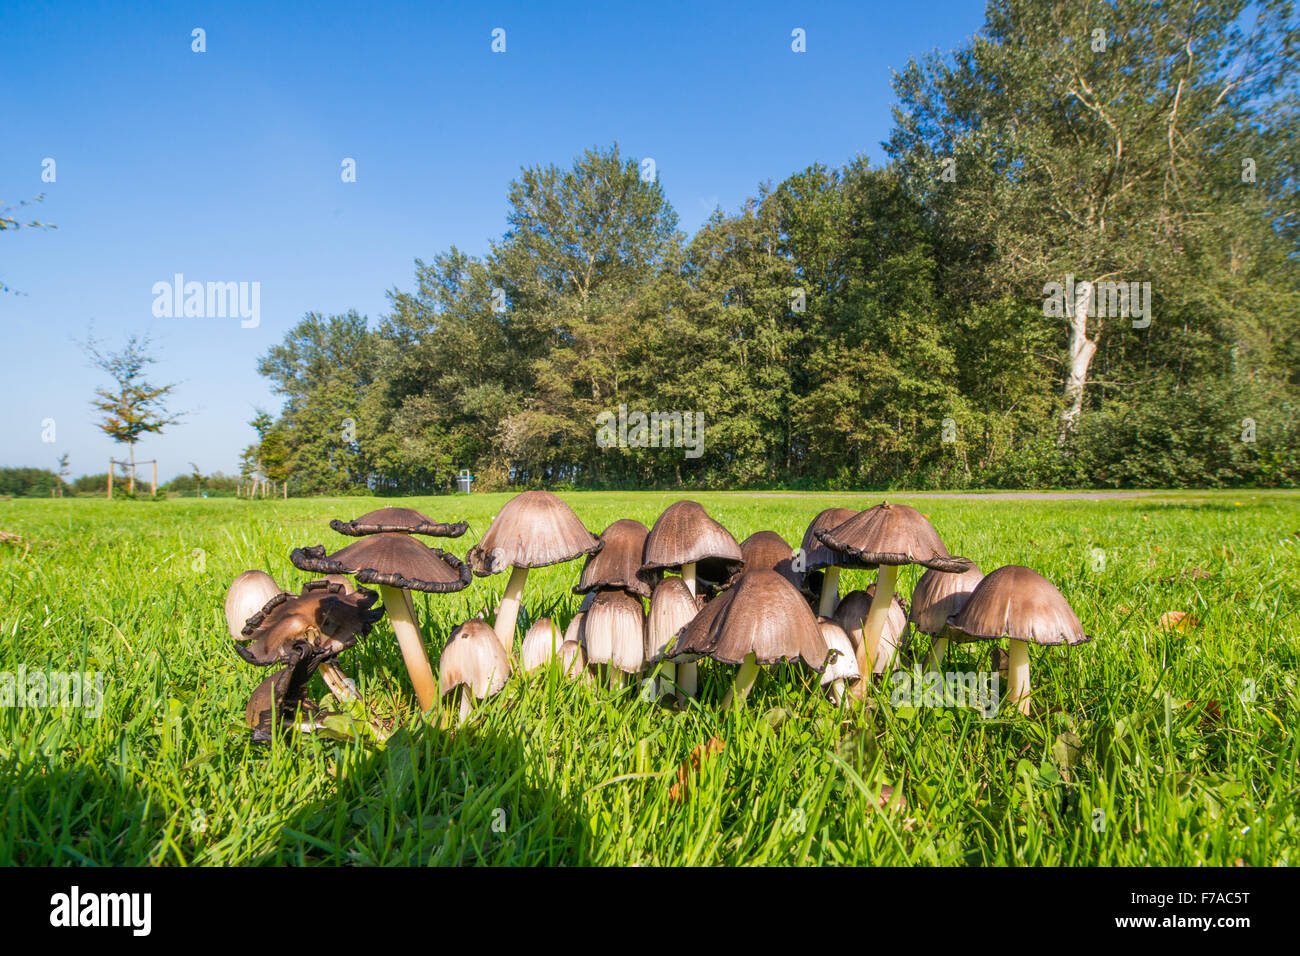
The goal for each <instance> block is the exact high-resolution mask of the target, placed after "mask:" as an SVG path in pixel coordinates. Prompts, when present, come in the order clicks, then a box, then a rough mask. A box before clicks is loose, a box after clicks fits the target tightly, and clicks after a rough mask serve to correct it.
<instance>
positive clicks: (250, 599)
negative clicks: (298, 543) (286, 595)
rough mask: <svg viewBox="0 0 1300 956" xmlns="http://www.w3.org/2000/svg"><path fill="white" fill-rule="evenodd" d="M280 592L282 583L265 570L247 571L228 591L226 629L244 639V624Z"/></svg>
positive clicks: (233, 582) (238, 638)
mask: <svg viewBox="0 0 1300 956" xmlns="http://www.w3.org/2000/svg"><path fill="white" fill-rule="evenodd" d="M279 593H280V585H278V584H276V583H275V579H274V578H272V577H271V575H269V574H267V573H266V572H265V571H258V570H250V571H245V572H244V573H243V574H241V575H239V577H237V578H235V580H233V581H232V582H230V587H229V589H227V591H226V629H227V630H229V631H230V636H231V638H233V639H234V640H236V641H238V640H242V639H243V638H242V634H243V630H244V624H245V623H247V621H248V619H249V618H250V617H252V616H253V615H254V614H256V613H257V612H258V611H260V610H262V608H263V607H265V606H266V602H267V601H269V600H271V598H273V597H275V596H276V595H277V594H279Z"/></svg>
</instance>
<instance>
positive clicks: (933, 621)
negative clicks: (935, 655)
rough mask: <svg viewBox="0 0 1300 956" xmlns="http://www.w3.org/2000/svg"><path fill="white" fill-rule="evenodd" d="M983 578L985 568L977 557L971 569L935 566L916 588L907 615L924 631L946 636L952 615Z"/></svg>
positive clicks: (931, 634)
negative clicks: (942, 569) (976, 561)
mask: <svg viewBox="0 0 1300 956" xmlns="http://www.w3.org/2000/svg"><path fill="white" fill-rule="evenodd" d="M983 579H984V572H983V571H981V570H980V569H979V566H978V565H976V564H975V563H974V562H973V561H972V562H971V566H970V569H969V570H967V571H962V572H961V573H959V574H953V573H951V572H947V571H935V570H934V569H930V570H928V571H926V572H925V573H924V574H923V575H921V580H919V581H917V582H916V587H915V588H913V589H912V608H911V610H910V611H909V612H908V618H907V619H908V620H909V621H911V622H912V626H913V627H915V628H916V629H917V630H918V631H920V632H921V633H922V634H929V635H930V636H931V637H940V636H942V635H943V631H944V629H945V628H946V627H947V626H948V618H950V617H951V616H952V615H954V614H956V613H957V612H958V611H960V610H961V609H962V607H963V606H965V604H966V600H967V599H968V598H969V597H970V596H971V594H972V593H974V591H975V586H976V585H977V584H979V583H980V581H982V580H983Z"/></svg>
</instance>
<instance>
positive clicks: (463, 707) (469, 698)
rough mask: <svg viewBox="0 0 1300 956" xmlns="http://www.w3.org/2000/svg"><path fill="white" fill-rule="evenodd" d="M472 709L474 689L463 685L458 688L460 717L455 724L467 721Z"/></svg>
mask: <svg viewBox="0 0 1300 956" xmlns="http://www.w3.org/2000/svg"><path fill="white" fill-rule="evenodd" d="M473 709H474V688H472V687H470V686H469V684H463V685H461V688H460V717H459V719H458V721H457V723H461V724H463V723H465V721H466V720H468V719H469V715H470V711H472V710H473Z"/></svg>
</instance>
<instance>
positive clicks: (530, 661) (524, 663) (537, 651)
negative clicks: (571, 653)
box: [519, 617, 564, 674]
mask: <svg viewBox="0 0 1300 956" xmlns="http://www.w3.org/2000/svg"><path fill="white" fill-rule="evenodd" d="M563 643H564V635H563V634H561V633H560V629H559V628H558V627H557V626H556V625H555V624H554V623H552V621H551V619H550V618H549V617H539V618H538V619H537V620H536V621H535V622H534V623H533V626H532V627H530V628H529V629H528V633H527V634H525V635H524V643H523V647H522V648H520V651H519V664H520V666H521V667H523V669H524V673H525V674H528V673H531V672H532V671H535V670H537V669H538V668H539V667H545V666H546V665H547V664H549V663H550V662H551V658H553V657H554V656H555V654H556V652H557V651H558V650H559V648H560V645H561V644H563Z"/></svg>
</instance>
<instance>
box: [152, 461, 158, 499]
mask: <svg viewBox="0 0 1300 956" xmlns="http://www.w3.org/2000/svg"><path fill="white" fill-rule="evenodd" d="M153 494H154V495H157V494H158V459H157V458H155V459H154V460H153Z"/></svg>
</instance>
